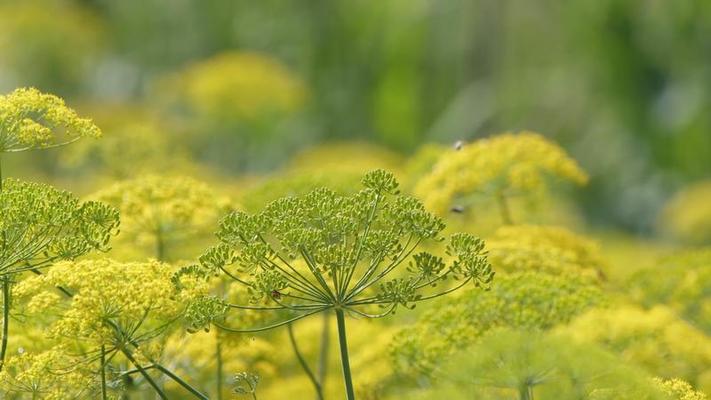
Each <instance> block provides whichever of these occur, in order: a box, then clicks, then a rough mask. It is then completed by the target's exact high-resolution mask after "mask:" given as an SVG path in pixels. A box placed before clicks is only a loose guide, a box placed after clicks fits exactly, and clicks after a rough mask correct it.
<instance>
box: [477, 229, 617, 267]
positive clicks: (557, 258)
mask: <svg viewBox="0 0 711 400" xmlns="http://www.w3.org/2000/svg"><path fill="white" fill-rule="evenodd" d="M487 249H488V250H489V259H490V260H491V263H492V265H493V266H494V267H496V268H497V269H501V270H504V271H526V270H539V271H543V272H548V273H553V274H561V273H562V274H570V273H572V274H583V275H586V276H590V277H592V278H593V279H598V278H600V277H601V276H602V270H603V267H604V265H605V261H604V259H603V257H602V254H601V253H600V248H599V245H598V244H597V243H596V242H594V241H592V240H590V239H587V238H585V237H582V236H580V235H576V234H575V233H573V232H570V231H569V230H567V229H565V228H563V227H556V226H536V225H507V226H502V227H500V228H499V229H497V230H496V232H495V233H494V235H493V236H492V237H490V238H489V239H488V240H487Z"/></svg>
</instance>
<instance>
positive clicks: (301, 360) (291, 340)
mask: <svg viewBox="0 0 711 400" xmlns="http://www.w3.org/2000/svg"><path fill="white" fill-rule="evenodd" d="M286 328H287V331H288V332H289V343H291V348H292V349H293V350H294V355H296V359H297V360H299V364H300V365H301V368H302V369H303V370H304V372H305V373H306V376H308V377H309V380H310V381H311V384H312V385H313V387H314V390H316V398H317V399H318V400H323V392H322V391H321V384H320V383H319V382H318V380H317V379H316V376H315V375H314V373H313V371H311V368H309V365H308V364H307V363H306V360H305V359H304V356H303V355H302V354H301V352H300V351H299V346H298V345H297V344H296V338H295V337H294V328H293V327H292V326H291V324H287V325H286Z"/></svg>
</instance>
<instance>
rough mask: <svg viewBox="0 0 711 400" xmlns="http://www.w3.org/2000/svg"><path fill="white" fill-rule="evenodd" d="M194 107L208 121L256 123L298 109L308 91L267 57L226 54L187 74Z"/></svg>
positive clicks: (195, 67)
mask: <svg viewBox="0 0 711 400" xmlns="http://www.w3.org/2000/svg"><path fill="white" fill-rule="evenodd" d="M183 79H184V82H185V90H186V95H187V97H188V100H189V101H190V104H191V105H192V107H193V108H194V109H195V110H197V111H198V112H199V113H200V114H202V115H204V116H206V117H208V118H217V119H219V120H233V119H235V118H237V119H246V120H252V119H257V118H261V117H265V116H267V115H272V114H275V113H276V114H283V113H288V112H291V111H293V110H295V109H298V108H299V107H300V106H301V105H302V104H303V103H304V101H305V97H306V88H305V86H304V84H303V83H302V82H301V81H300V80H299V79H298V78H297V77H295V76H294V75H293V73H292V72H291V71H289V70H288V69H287V68H286V67H285V66H284V65H282V64H281V63H279V62H278V61H277V60H274V59H272V58H270V57H268V56H266V55H263V54H258V53H250V52H234V51H232V52H225V53H221V54H217V55H216V56H213V57H212V58H209V59H207V60H204V61H201V62H198V63H196V64H193V65H191V66H190V67H188V69H187V70H186V71H185V72H184V73H183Z"/></svg>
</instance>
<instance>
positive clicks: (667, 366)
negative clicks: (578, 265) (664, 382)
mask: <svg viewBox="0 0 711 400" xmlns="http://www.w3.org/2000/svg"><path fill="white" fill-rule="evenodd" d="M561 332H563V333H565V334H568V335H571V336H572V337H573V338H574V339H576V340H578V341H582V342H593V343H598V344H601V345H603V346H604V347H606V348H608V349H610V350H611V351H614V352H617V353H619V354H621V355H622V357H623V358H625V359H626V360H629V361H631V362H634V363H636V364H638V365H640V366H643V367H645V368H646V369H647V370H648V371H650V372H653V373H654V374H655V375H659V376H663V377H667V378H670V377H680V378H683V379H684V380H687V381H689V382H691V383H692V384H694V385H696V386H698V387H700V388H702V389H703V390H709V389H711V374H709V370H708V368H709V365H711V339H710V338H709V337H708V336H706V335H705V334H704V333H703V332H701V331H699V330H698V329H696V328H695V327H693V326H692V325H690V324H688V323H686V322H684V321H683V320H681V319H679V318H678V317H677V316H676V315H675V313H674V311H672V310H671V309H670V308H668V307H666V306H656V307H654V308H652V309H651V310H648V311H646V310H643V309H641V308H639V307H636V306H628V305H623V306H618V307H615V308H610V309H605V310H600V309H598V310H592V311H590V312H588V313H586V314H583V315H581V316H580V317H578V318H577V319H575V320H573V321H572V322H571V323H570V325H568V326H566V327H561Z"/></svg>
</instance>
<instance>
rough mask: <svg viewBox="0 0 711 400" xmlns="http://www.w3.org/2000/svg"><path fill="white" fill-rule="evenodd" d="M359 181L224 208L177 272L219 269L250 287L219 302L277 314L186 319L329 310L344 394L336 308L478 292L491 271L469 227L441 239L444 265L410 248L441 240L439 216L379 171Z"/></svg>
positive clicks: (296, 316)
mask: <svg viewBox="0 0 711 400" xmlns="http://www.w3.org/2000/svg"><path fill="white" fill-rule="evenodd" d="M362 182H363V186H364V189H363V190H361V191H359V192H358V193H356V194H354V195H350V196H341V195H337V194H335V193H333V192H332V191H330V190H328V189H325V188H322V189H316V190H314V191H312V192H311V193H309V194H307V195H305V196H299V197H286V198H282V199H279V200H276V201H274V202H272V203H270V204H269V205H268V206H267V207H266V208H265V209H264V210H263V211H262V212H260V213H258V214H255V215H248V214H246V213H244V212H232V213H230V214H229V215H228V216H226V217H225V218H224V219H223V220H222V221H221V223H220V229H219V231H218V233H217V237H218V238H219V239H220V244H218V245H217V246H214V247H212V248H210V249H209V250H208V251H207V252H206V253H205V254H204V255H203V256H201V257H200V264H199V265H195V266H191V267H186V268H184V269H183V270H182V271H181V273H179V275H180V274H188V273H197V274H202V275H205V276H208V275H211V274H217V273H220V272H221V273H224V274H225V275H227V276H229V277H230V278H232V280H233V281H234V283H235V284H239V285H243V286H245V287H246V288H248V289H249V291H250V293H251V299H250V302H249V303H247V302H245V303H244V304H231V303H227V304H225V306H226V307H228V308H230V309H238V310H244V311H255V312H275V313H277V315H278V316H281V317H282V318H281V320H279V321H278V322H275V323H273V324H271V325H268V326H263V327H257V328H252V329H243V328H234V327H229V326H225V325H224V324H222V323H221V322H220V314H221V312H222V310H223V309H222V308H221V307H208V306H206V305H203V306H202V307H199V308H196V310H195V315H194V317H195V318H196V319H197V320H200V321H201V323H203V324H205V323H207V322H213V323H214V324H215V325H217V326H218V327H219V328H221V329H224V330H227V331H231V332H260V331H265V330H269V329H274V328H277V327H280V326H284V325H288V324H290V323H293V322H295V321H297V320H300V319H302V318H306V317H308V316H311V315H314V314H317V313H323V312H331V311H332V312H334V313H335V314H336V320H337V326H338V339H339V345H340V352H341V362H342V367H343V376H344V383H345V388H346V396H347V398H348V399H349V400H351V399H354V398H355V393H354V389H353V382H352V378H351V370H350V362H349V356H348V343H347V335H346V322H345V316H346V315H354V316H360V317H366V318H381V317H385V316H387V315H389V314H391V313H393V312H395V311H396V309H397V308H398V307H399V306H402V307H405V308H409V309H411V308H414V307H415V305H416V304H417V303H419V302H421V301H425V300H430V299H433V298H436V297H439V296H443V295H446V294H448V293H451V292H453V291H455V290H457V289H459V288H462V287H464V286H465V285H467V284H473V285H475V286H477V287H481V288H484V289H486V288H488V287H489V284H490V283H491V282H492V279H493V276H494V273H493V271H492V269H491V265H490V264H489V262H488V261H487V257H486V252H485V251H484V242H483V241H482V240H481V239H479V238H477V237H475V236H472V235H470V234H464V233H459V234H454V235H452V237H451V238H450V240H449V242H448V244H447V246H446V255H447V257H448V258H449V259H448V260H447V261H449V262H446V261H445V260H444V259H443V258H442V257H440V256H436V255H434V254H431V253H429V252H427V251H420V252H415V251H416V250H417V249H418V248H420V247H422V246H424V245H426V244H428V243H429V244H432V245H436V244H437V243H438V241H440V240H441V239H440V233H441V232H442V230H443V229H444V227H445V225H444V223H443V222H442V220H441V219H440V218H438V217H436V216H434V215H432V214H430V213H429V212H427V211H426V210H425V208H424V206H423V205H422V203H420V202H419V201H418V200H417V199H415V198H413V197H409V196H405V195H401V194H400V193H399V191H398V183H397V181H396V179H395V177H394V176H393V175H392V174H390V173H388V172H385V171H383V170H376V171H373V172H370V173H368V174H366V175H365V176H364V178H363V181H362ZM178 278H179V276H178ZM448 281H451V282H452V283H448ZM213 301H214V303H216V304H219V303H220V302H221V300H220V299H213ZM200 311H202V313H200ZM216 311H217V312H216ZM284 312H286V313H284Z"/></svg>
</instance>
